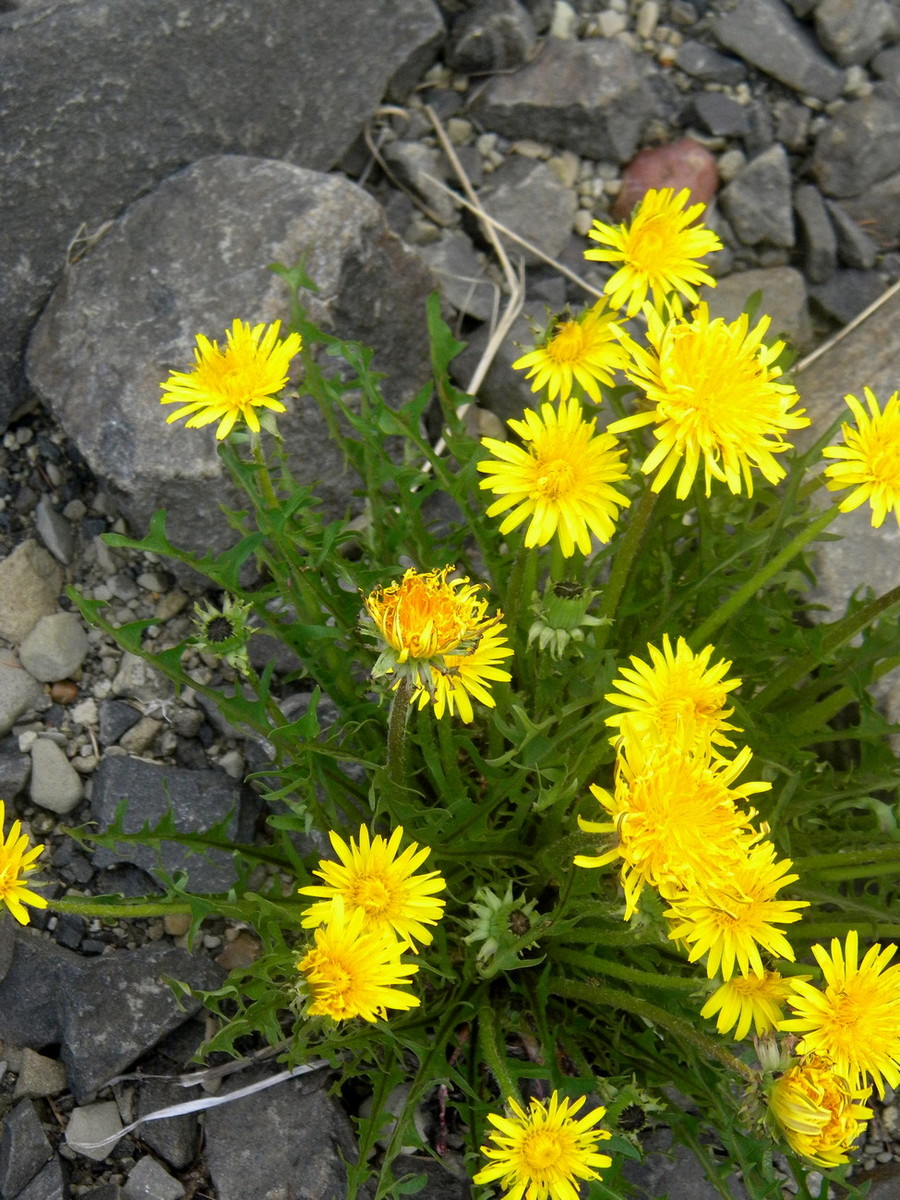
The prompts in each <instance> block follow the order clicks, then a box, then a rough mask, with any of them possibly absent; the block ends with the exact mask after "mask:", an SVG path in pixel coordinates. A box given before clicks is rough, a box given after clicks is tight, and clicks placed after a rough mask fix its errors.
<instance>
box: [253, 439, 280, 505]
mask: <svg viewBox="0 0 900 1200" xmlns="http://www.w3.org/2000/svg"><path fill="white" fill-rule="evenodd" d="M250 449H251V450H252V452H253V461H254V462H255V463H256V467H257V470H258V471H259V483H260V489H261V490H262V494H263V498H264V499H265V502H266V504H267V505H268V506H269V508H277V507H278V499H277V497H276V496H275V489H274V487H273V486H272V476H271V475H270V474H269V467H268V464H267V463H266V456H265V454H264V453H263V448H262V438H261V437H260V436H259V434H258V433H254V432H253V430H252V429H251V430H250Z"/></svg>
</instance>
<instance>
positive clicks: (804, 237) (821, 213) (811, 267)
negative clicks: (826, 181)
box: [794, 184, 837, 283]
mask: <svg viewBox="0 0 900 1200" xmlns="http://www.w3.org/2000/svg"><path fill="white" fill-rule="evenodd" d="M794 213H795V214H796V217H797V230H798V233H799V238H800V245H801V247H802V249H803V263H804V266H805V269H806V277H807V279H809V280H811V281H812V282H813V283H821V282H822V281H823V280H825V279H829V278H830V277H831V276H832V275H833V274H834V272H835V271H836V270H837V235H836V234H835V231H834V225H833V224H832V221H831V218H830V217H829V215H828V209H827V208H826V207H825V201H824V200H823V199H822V194H821V192H820V191H819V189H818V188H817V187H813V186H812V184H805V185H804V186H802V187H798V188H797V190H796V192H795V193H794Z"/></svg>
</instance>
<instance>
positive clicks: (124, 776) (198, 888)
mask: <svg viewBox="0 0 900 1200" xmlns="http://www.w3.org/2000/svg"><path fill="white" fill-rule="evenodd" d="M123 800H124V801H125V802H126V811H125V816H124V819H123V828H124V830H125V832H131V833H133V832H136V831H137V830H139V829H142V828H143V827H144V825H145V824H147V823H149V825H150V827H151V828H153V827H155V826H156V825H158V824H159V823H160V821H162V819H163V817H164V816H165V815H166V812H167V811H169V810H171V813H172V816H173V819H174V822H175V826H176V828H177V829H178V830H179V831H180V832H182V833H192V832H203V831H204V830H207V829H209V828H210V827H211V826H213V825H215V824H217V823H218V822H221V821H224V820H225V818H226V817H227V816H228V814H229V813H231V814H232V816H231V820H230V822H229V826H228V829H229V837H231V838H233V839H234V841H237V842H243V841H249V840H251V838H252V830H253V821H254V815H255V814H254V812H253V810H252V806H251V805H249V804H247V803H242V796H241V789H240V787H239V785H238V784H237V783H235V781H234V780H233V779H230V778H229V777H228V776H227V775H225V774H224V773H223V772H221V771H188V770H185V769H184V768H182V767H172V766H164V765H161V764H158V763H151V762H145V761H143V760H142V759H138V758H128V757H126V756H116V757H114V758H104V759H103V760H102V761H101V763H100V765H99V767H98V768H97V770H96V772H95V773H94V787H93V792H92V794H91V815H92V817H93V819H94V820H95V821H96V822H97V823H98V826H99V829H100V831H101V832H103V831H105V830H107V829H108V828H109V827H110V826H111V825H112V824H113V821H114V820H115V816H116V810H117V808H118V807H119V805H120V804H121V803H122V801H123ZM93 862H94V866H95V867H98V868H101V869H102V868H104V867H109V866H112V864H113V863H133V864H134V865H135V866H138V867H141V868H142V869H143V870H145V871H147V873H148V874H150V875H154V874H155V872H156V870H157V869H158V868H159V867H161V868H162V869H163V870H164V871H166V872H169V873H171V872H173V871H186V872H187V873H188V878H189V881H190V882H189V886H190V888H191V890H192V891H195V892H222V891H227V890H228V888H229V887H231V886H232V884H233V883H234V881H235V879H236V878H237V876H236V872H235V865H234V860H233V857H232V855H231V854H230V853H229V852H228V851H226V850H207V851H205V852H203V851H200V850H196V851H191V850H190V849H189V848H188V847H187V846H183V845H180V844H178V843H176V842H168V841H164V842H163V843H162V844H161V845H160V847H159V850H158V851H157V850H156V849H155V848H151V847H149V846H139V845H134V844H132V843H126V842H123V843H121V844H120V845H119V846H118V847H117V848H116V850H115V851H113V850H109V849H106V848H104V847H100V848H98V849H96V850H95V851H94V854H93Z"/></svg>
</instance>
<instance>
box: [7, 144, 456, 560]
mask: <svg viewBox="0 0 900 1200" xmlns="http://www.w3.org/2000/svg"><path fill="white" fill-rule="evenodd" d="M151 247H152V251H151V250H150V249H149V248H151ZM304 254H306V255H307V261H306V268H307V270H308V272H309V274H310V276H311V277H312V278H313V280H314V281H315V282H316V283H317V285H318V287H319V289H320V292H319V294H318V295H312V294H309V295H308V297H307V300H306V301H305V302H306V303H307V307H308V309H309V312H310V314H311V316H312V318H313V319H314V320H315V321H317V322H318V323H319V324H322V325H324V326H325V327H326V328H327V329H328V330H330V331H332V332H335V333H337V334H339V335H340V336H341V337H345V338H350V339H354V340H358V341H361V342H363V343H364V344H367V345H371V346H374V347H375V350H376V354H375V359H374V367H375V369H376V370H378V369H382V370H384V371H385V372H386V373H387V375H388V378H387V379H386V380H385V382H384V385H383V386H384V392H385V395H386V397H387V398H388V399H394V400H396V399H398V398H400V397H402V396H405V395H411V394H413V393H414V392H415V391H417V390H418V388H419V387H421V386H422V384H423V383H424V382H425V381H426V380H427V379H429V378H430V374H431V372H430V365H429V354H428V341H427V335H426V326H425V299H426V297H427V294H428V292H429V291H431V290H432V288H433V282H432V280H431V279H430V277H429V276H428V273H427V272H426V271H425V269H424V267H423V266H422V264H421V262H420V261H419V260H418V259H416V258H415V257H414V255H413V254H412V252H411V251H410V250H409V249H408V248H407V247H405V246H404V245H403V243H402V242H400V240H399V239H398V238H397V237H396V236H395V235H394V234H392V233H391V232H390V231H389V229H388V228H387V225H386V223H385V220H384V215H383V212H382V210H381V208H380V207H379V205H378V204H377V203H376V202H375V201H374V200H373V199H372V198H371V197H370V196H368V195H367V194H366V193H365V192H363V191H362V189H361V188H358V187H356V185H354V184H352V183H349V182H348V181H347V180H345V179H342V178H339V177H337V176H333V175H322V174H319V173H317V172H314V171H305V170H303V169H301V168H300V167H293V166H290V165H289V164H287V163H279V162H271V161H268V160H262V159H250V158H243V157H239V156H236V157H226V158H214V159H205V160H203V161H202V162H199V163H196V164H195V165H194V166H193V167H190V168H189V169H188V170H186V171H183V172H181V173H180V174H178V175H176V176H174V177H172V178H171V179H169V180H167V181H166V182H165V183H163V184H162V185H160V187H158V188H157V189H156V191H155V192H153V193H152V194H151V195H149V196H146V197H144V198H143V199H141V200H139V201H137V202H136V203H134V204H133V205H132V206H131V207H130V208H129V209H128V210H127V212H126V213H125V215H124V216H123V217H122V219H121V220H120V221H119V222H118V223H117V224H116V226H115V228H114V229H113V230H111V231H110V232H109V233H108V234H107V236H106V237H105V238H104V239H103V241H102V242H100V243H99V244H98V245H97V246H95V247H94V249H93V250H92V251H91V252H90V253H89V254H87V255H86V256H85V257H84V259H83V260H82V261H81V262H80V263H78V264H77V265H76V266H75V267H73V268H72V270H71V271H70V272H69V273H68V275H67V276H66V279H65V280H64V282H63V283H62V284H61V286H60V287H59V288H58V289H57V291H56V292H55V293H54V296H53V299H52V300H51V302H50V304H49V305H48V307H47V309H46V310H45V312H44V314H43V316H42V317H41V320H40V322H39V323H38V325H37V328H36V331H35V334H34V337H33V339H32V342H31V346H30V349H29V356H28V362H29V373H30V378H31V381H32V383H33V385H34V386H35V388H36V390H37V391H38V392H39V393H40V394H41V395H42V396H43V397H44V398H45V399H46V400H47V401H48V403H49V404H50V406H51V407H52V409H53V411H54V412H55V414H56V416H57V418H58V419H59V421H60V423H61V424H62V426H63V427H64V428H65V429H66V431H67V432H68V433H69V435H70V437H71V438H72V440H73V441H74V442H75V443H76V445H77V446H78V448H79V450H80V451H81V453H82V454H83V456H84V457H85V458H86V459H87V461H88V464H89V465H90V466H91V468H92V469H93V470H94V472H95V473H96V474H97V475H99V476H100V477H101V478H103V480H104V482H105V484H106V487H107V490H108V491H110V492H112V493H114V494H115V495H116V497H117V498H118V500H119V502H120V503H121V505H122V508H123V510H124V511H125V513H126V515H127V516H128V518H129V520H130V521H131V522H132V524H133V525H134V527H135V528H136V529H138V530H143V529H145V528H146V526H147V523H148V521H149V518H150V516H151V515H152V513H153V511H154V510H155V509H156V508H157V507H159V505H160V504H161V503H164V504H165V507H166V509H167V511H168V515H169V534H170V536H171V538H172V540H173V541H174V542H175V543H176V544H182V545H186V546H188V547H192V546H193V547H195V548H198V549H199V548H202V549H204V550H209V549H211V548H212V549H216V548H222V546H223V545H226V544H230V542H231V540H233V535H232V534H231V533H230V531H228V530H227V528H226V526H225V523H224V522H223V521H222V519H221V513H220V505H221V504H223V503H224V504H229V503H231V504H234V505H239V504H240V501H239V500H238V499H237V496H236V493H233V492H232V490H231V488H230V484H226V478H225V475H224V473H223V469H222V464H221V461H220V460H219V458H218V455H217V453H216V449H215V435H214V430H213V428H212V427H209V428H207V429H202V430H185V429H184V428H182V427H181V426H174V425H167V424H166V420H165V418H166V411H167V410H166V409H164V408H163V407H162V406H161V405H160V404H159V399H160V390H159V384H160V380H161V379H164V378H165V377H166V374H167V371H168V369H169V368H175V369H179V370H185V369H187V368H188V367H189V365H190V363H191V362H192V360H193V346H194V338H195V335H196V333H197V332H204V333H206V334H207V335H208V336H210V337H213V338H216V339H217V340H220V341H221V340H224V338H223V335H224V332H225V330H226V329H227V328H229V327H230V326H231V323H232V321H233V320H234V318H235V317H240V318H241V319H243V320H250V321H252V322H260V321H269V320H273V319H275V318H276V317H280V318H285V317H286V316H287V313H288V290H287V287H286V285H285V283H284V282H283V280H281V279H280V278H278V277H277V276H276V275H274V274H273V273H272V272H270V271H269V270H267V266H266V264H268V263H270V262H273V261H279V262H283V263H286V264H287V265H290V266H293V265H294V264H296V263H297V262H299V261H300V260H301V258H302V257H303V256H304ZM136 263H140V264H142V265H141V266H140V267H139V268H138V267H136V265H135V264H136ZM330 362H331V360H327V362H326V363H325V366H326V367H328V364H329V363H330ZM331 369H333V368H331ZM279 429H280V431H281V432H282V434H283V435H284V437H285V439H286V444H287V447H288V451H289V462H290V466H291V469H292V471H293V472H294V474H295V477H296V478H298V479H299V482H300V483H301V484H314V483H319V485H320V486H318V488H317V494H318V495H319V496H320V497H321V498H322V500H323V502H324V504H325V505H326V507H327V508H328V509H329V511H331V512H335V511H340V512H343V511H345V508H346V506H347V504H348V503H349V498H350V493H351V491H352V489H353V487H355V486H356V482H355V479H354V476H353V474H352V472H350V471H346V470H345V464H344V463H343V461H342V457H341V451H340V449H339V447H338V446H337V445H336V443H335V441H334V439H333V438H332V437H331V436H330V435H329V433H328V429H327V425H326V423H325V421H324V419H323V418H322V417H321V416H320V415H319V413H318V409H317V408H316V406H315V405H314V404H312V403H310V402H305V403H304V402H303V401H301V402H300V404H299V406H295V407H294V409H293V410H292V411H290V412H288V413H286V414H284V416H283V417H282V418H281V419H280V420H279ZM201 531H202V532H201Z"/></svg>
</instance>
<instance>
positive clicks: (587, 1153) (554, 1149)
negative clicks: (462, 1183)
mask: <svg viewBox="0 0 900 1200" xmlns="http://www.w3.org/2000/svg"><path fill="white" fill-rule="evenodd" d="M584 1101H585V1098H584V1096H582V1097H580V1099H578V1100H564V1099H560V1098H559V1096H558V1094H557V1093H556V1092H554V1093H553V1094H552V1095H551V1097H550V1099H549V1101H547V1102H546V1103H543V1102H542V1101H540V1100H532V1101H531V1104H530V1106H529V1110H528V1112H526V1111H525V1109H524V1108H523V1107H522V1106H521V1105H520V1104H518V1103H517V1102H516V1101H515V1100H513V1099H512V1098H509V1099H507V1101H506V1103H507V1107H508V1108H509V1111H510V1112H511V1114H512V1115H511V1116H509V1117H506V1116H503V1117H501V1116H498V1115H497V1114H496V1113H488V1120H489V1121H490V1122H491V1124H492V1125H493V1126H494V1128H493V1129H492V1130H491V1132H490V1142H491V1143H492V1144H489V1145H487V1146H482V1147H481V1153H482V1154H483V1155H484V1156H485V1158H488V1159H490V1160H491V1161H490V1163H489V1164H488V1165H487V1166H486V1167H484V1168H483V1169H482V1170H481V1171H479V1172H478V1174H477V1175H475V1176H474V1177H473V1182H474V1183H478V1184H483V1183H497V1184H498V1186H499V1187H501V1188H504V1189H505V1190H504V1192H503V1197H504V1200H523V1198H524V1200H578V1181H580V1180H583V1179H599V1178H600V1176H599V1175H598V1174H597V1171H598V1170H603V1169H604V1168H605V1167H608V1166H610V1165H611V1164H612V1159H611V1158H610V1157H609V1155H608V1154H598V1153H597V1150H596V1146H597V1143H598V1142H602V1141H606V1140H607V1139H608V1138H609V1137H610V1134H608V1133H607V1132H606V1130H605V1129H596V1128H595V1126H596V1125H597V1122H598V1121H601V1120H602V1119H603V1117H604V1116H605V1115H606V1109H605V1108H595V1109H593V1110H592V1111H591V1112H589V1113H587V1114H586V1115H585V1116H583V1117H579V1118H576V1116H575V1114H576V1113H577V1112H578V1111H579V1109H581V1108H582V1107H583V1105H584Z"/></svg>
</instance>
